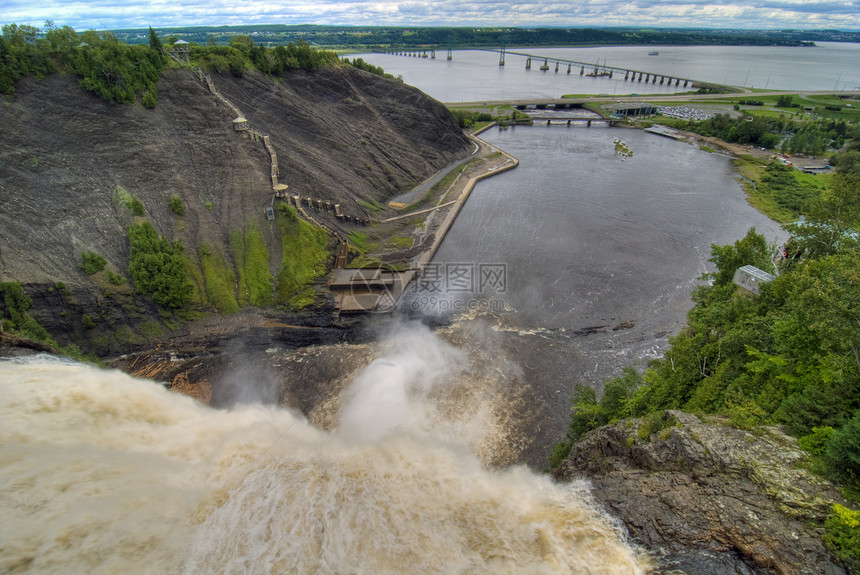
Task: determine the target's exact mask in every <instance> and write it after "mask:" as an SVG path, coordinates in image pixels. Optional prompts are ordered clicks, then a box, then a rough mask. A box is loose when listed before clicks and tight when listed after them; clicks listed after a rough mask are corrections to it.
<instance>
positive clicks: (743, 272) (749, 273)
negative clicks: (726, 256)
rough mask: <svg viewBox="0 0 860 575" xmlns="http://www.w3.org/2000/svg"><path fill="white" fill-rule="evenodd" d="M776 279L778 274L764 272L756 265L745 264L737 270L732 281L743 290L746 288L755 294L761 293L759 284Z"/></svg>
mask: <svg viewBox="0 0 860 575" xmlns="http://www.w3.org/2000/svg"><path fill="white" fill-rule="evenodd" d="M775 279H776V276H773V275H771V274H769V273H767V272H764V271H762V270H760V269H758V268H757V267H755V266H743V267H741V268H738V269H737V271H735V276H734V278H732V282H733V283H734V284H735V285H736V286H738V287H739V288H741V289H742V290H746V291H748V292H750V293H752V294H753V295H759V285H760V284H763V283H770V282H772V281H773V280H775Z"/></svg>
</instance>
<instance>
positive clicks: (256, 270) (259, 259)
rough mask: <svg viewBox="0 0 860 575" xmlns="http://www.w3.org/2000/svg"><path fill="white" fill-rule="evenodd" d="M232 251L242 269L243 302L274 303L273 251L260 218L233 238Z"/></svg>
mask: <svg viewBox="0 0 860 575" xmlns="http://www.w3.org/2000/svg"><path fill="white" fill-rule="evenodd" d="M230 251H231V253H232V256H233V261H234V262H235V265H236V269H237V270H238V271H239V305H253V306H256V307H267V306H269V305H271V304H272V288H273V285H274V280H273V279H272V274H271V272H270V271H269V250H268V249H267V248H266V243H265V242H264V241H263V234H262V233H261V232H260V226H259V225H258V224H257V222H256V220H251V221H250V222H248V224H247V225H246V226H245V233H244V234H243V233H242V232H239V231H236V232H233V235H232V236H231V237H230Z"/></svg>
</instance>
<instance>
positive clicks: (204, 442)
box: [0, 334, 645, 575]
mask: <svg viewBox="0 0 860 575" xmlns="http://www.w3.org/2000/svg"><path fill="white" fill-rule="evenodd" d="M425 337H430V338H431V340H432V338H433V337H435V336H432V335H428V334H420V335H419V336H417V339H412V340H410V339H408V338H406V339H402V340H401V341H400V342H399V343H397V342H395V343H394V344H393V345H392V352H391V353H390V354H388V356H387V357H386V358H384V359H382V360H379V361H377V362H376V363H373V364H371V366H370V367H369V368H368V369H367V370H366V371H365V372H364V374H363V375H362V376H361V377H359V378H358V379H357V380H356V382H355V386H354V387H353V388H352V389H351V390H350V391H349V392H348V395H349V398H348V400H347V401H346V402H345V408H344V410H343V422H342V424H341V426H340V429H339V431H338V432H337V433H334V434H329V433H325V432H322V431H320V430H318V429H316V428H314V427H313V426H311V425H310V424H308V423H307V421H306V420H304V418H303V417H301V416H299V415H296V414H295V413H293V412H291V411H289V410H284V409H276V408H266V407H261V406H246V407H241V408H237V409H235V410H231V411H218V410H213V409H210V408H207V407H204V406H201V405H199V404H197V403H196V402H194V401H193V400H191V399H189V398H187V397H183V396H179V395H176V394H173V393H170V392H168V391H166V390H164V389H163V388H162V387H161V386H159V385H157V384H154V383H152V382H149V381H143V380H135V379H133V378H130V377H128V376H127V375H125V374H122V373H120V372H114V371H103V370H99V369H95V368H92V367H88V366H83V365H78V364H64V363H59V362H56V361H45V360H35V361H32V360H31V361H29V362H23V363H22V362H12V361H0V517H3V521H2V522H0V572H4V573H5V572H22V573H60V572H62V573H117V572H123V573H175V572H184V573H300V574H301V573H323V574H326V573H329V574H337V573H355V574H361V573H368V574H370V573H374V574H379V573H421V574H422V575H423V574H428V573H440V574H442V573H444V574H450V573H523V574H532V573H607V574H614V573H642V572H644V570H645V568H644V567H643V564H642V563H641V562H640V561H639V560H638V559H637V557H636V555H635V554H634V552H633V551H632V550H631V549H630V548H629V547H627V546H626V545H625V544H624V543H623V541H622V539H621V536H620V534H619V532H618V530H617V529H616V528H615V527H614V526H613V524H612V522H611V521H609V520H608V518H607V517H606V516H604V515H603V514H602V513H601V512H599V511H598V510H597V509H596V508H595V507H594V506H593V505H592V503H591V500H590V497H589V495H588V493H587V490H586V489H585V487H584V485H583V484H579V483H576V484H573V485H555V484H553V483H552V482H551V481H549V480H548V479H547V478H545V477H541V476H538V475H535V474H534V473H532V472H530V471H528V470H527V469H525V468H514V469H512V470H509V471H505V472H499V471H490V470H487V469H486V468H484V467H483V466H482V465H481V464H480V462H479V460H478V459H477V458H476V457H475V456H474V455H473V454H471V453H469V452H468V451H467V450H466V449H464V448H463V447H462V445H459V446H454V447H452V446H451V445H449V443H448V442H447V441H445V438H446V437H447V436H448V435H449V434H450V433H451V432H452V429H459V428H458V427H456V426H455V427H453V428H451V427H449V428H446V427H445V425H443V422H440V421H439V415H440V414H439V412H438V411H434V410H433V409H432V408H427V406H426V405H424V403H425V402H424V401H423V399H422V398H423V397H424V396H426V395H428V394H432V393H439V392H440V391H441V392H445V391H446V386H453V385H456V382H454V381H452V380H451V378H452V376H453V375H455V374H456V365H457V361H460V359H458V358H457V355H458V354H457V353H456V352H455V351H454V350H453V348H449V347H447V346H446V345H441V344H440V345H437V346H436V347H435V348H433V347H432V346H430V345H428V341H429V340H426V339H424V338H425ZM422 350H427V351H428V353H429V355H427V354H422V353H421V352H422ZM451 353H453V354H454V355H453V356H449V354H451ZM434 354H436V355H434ZM440 354H441V355H440ZM448 357H454V359H455V361H454V369H453V370H449V369H445V368H438V367H437V368H434V367H433V366H439V365H444V364H445V363H446V362H447V358H448ZM438 360H442V361H441V363H440V362H439V361H438ZM383 382H388V383H387V384H383ZM387 386H394V387H395V388H396V389H395V391H391V390H387V389H386V387H387ZM398 386H399V387H398ZM365 392H367V393H370V394H376V395H371V396H370V397H376V398H377V399H378V400H379V401H370V402H368V401H367V398H366V397H365V396H364V393H365ZM383 408H384V409H383ZM392 414H393V416H392ZM375 424H378V425H375ZM439 430H441V434H440V433H438V432H439ZM465 443H468V442H465Z"/></svg>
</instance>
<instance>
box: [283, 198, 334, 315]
mask: <svg viewBox="0 0 860 575" xmlns="http://www.w3.org/2000/svg"><path fill="white" fill-rule="evenodd" d="M278 214H279V217H278V229H279V230H280V233H281V248H282V253H281V269H280V271H279V272H278V278H277V291H276V297H275V301H276V303H286V304H288V305H289V306H290V307H291V308H292V309H303V308H305V307H308V306H309V305H311V304H313V303H314V302H315V301H316V292H315V291H314V290H312V289H309V288H310V285H311V284H312V283H313V281H314V280H315V279H317V278H318V277H320V276H323V275H325V274H326V273H327V272H328V266H329V263H330V260H331V257H330V256H331V253H330V251H329V250H328V249H327V244H328V234H326V232H325V230H322V229H321V228H318V227H315V226H312V225H311V224H309V223H307V222H305V221H303V220H300V219H299V217H298V216H297V215H296V212H295V210H294V209H293V208H292V207H291V206H290V205H289V204H286V203H282V204H280V205H279V206H278Z"/></svg>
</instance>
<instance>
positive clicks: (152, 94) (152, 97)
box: [143, 84, 158, 110]
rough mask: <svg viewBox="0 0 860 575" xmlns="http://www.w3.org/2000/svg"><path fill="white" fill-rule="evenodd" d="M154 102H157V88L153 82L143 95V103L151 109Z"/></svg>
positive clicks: (153, 106)
mask: <svg viewBox="0 0 860 575" xmlns="http://www.w3.org/2000/svg"><path fill="white" fill-rule="evenodd" d="M156 104H158V88H156V87H155V84H153V85H152V86H150V87H149V90H147V91H146V93H145V94H144V95H143V105H144V107H146V108H149V109H150V110H151V109H153V108H155V105H156Z"/></svg>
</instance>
